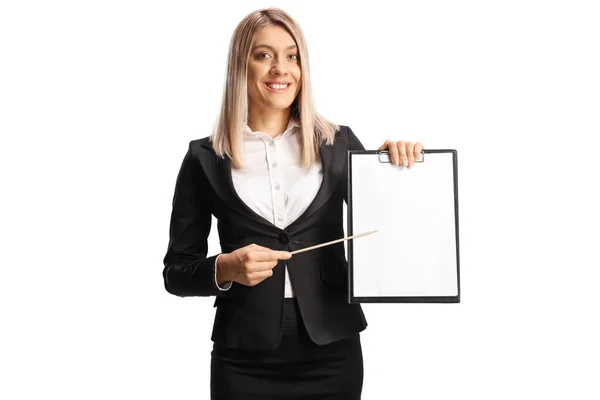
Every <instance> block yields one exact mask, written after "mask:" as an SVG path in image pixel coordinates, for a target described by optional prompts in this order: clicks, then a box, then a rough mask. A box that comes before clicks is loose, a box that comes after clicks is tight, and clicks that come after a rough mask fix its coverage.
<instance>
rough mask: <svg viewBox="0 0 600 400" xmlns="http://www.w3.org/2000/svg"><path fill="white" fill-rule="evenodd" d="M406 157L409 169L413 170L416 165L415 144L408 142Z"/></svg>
mask: <svg viewBox="0 0 600 400" xmlns="http://www.w3.org/2000/svg"><path fill="white" fill-rule="evenodd" d="M405 147H406V157H407V158H408V168H412V166H413V165H415V154H414V153H413V152H414V149H415V144H414V143H413V142H406V146H405Z"/></svg>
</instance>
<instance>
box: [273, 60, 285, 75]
mask: <svg viewBox="0 0 600 400" xmlns="http://www.w3.org/2000/svg"><path fill="white" fill-rule="evenodd" d="M286 70H287V68H286V66H285V61H284V60H282V58H281V57H277V58H274V59H273V63H272V66H271V73H272V74H273V75H282V74H283V75H285V73H286Z"/></svg>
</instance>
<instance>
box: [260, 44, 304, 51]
mask: <svg viewBox="0 0 600 400" xmlns="http://www.w3.org/2000/svg"><path fill="white" fill-rule="evenodd" d="M259 47H267V48H269V49H271V50H273V51H275V49H274V48H273V47H272V46H269V45H268V44H257V45H256V46H254V47H253V48H252V51H254V50H256V49H257V48H259ZM297 47H298V46H296V45H295V44H292V45H291V46H288V47H286V50H289V49H293V48H297Z"/></svg>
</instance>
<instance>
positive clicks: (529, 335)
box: [0, 0, 600, 400]
mask: <svg viewBox="0 0 600 400" xmlns="http://www.w3.org/2000/svg"><path fill="white" fill-rule="evenodd" d="M274 3H275V4H273V3H271V2H258V1H243V2H242V1H239V2H233V1H226V2H222V3H217V2H211V3H208V4H210V6H205V5H202V4H201V2H199V1H185V2H184V1H168V2H167V1H161V2H159V1H125V0H119V1H70V2H68V1H53V2H42V1H38V2H33V1H22V0H21V1H17V0H14V1H3V2H2V5H1V6H0V133H1V134H2V136H1V145H0V163H1V164H0V167H1V168H0V171H1V172H0V173H1V174H2V181H1V182H2V196H1V197H0V199H1V200H0V201H1V202H2V206H1V208H0V209H1V213H2V215H1V222H0V226H1V227H0V229H1V237H0V240H1V241H0V243H1V246H2V252H1V255H2V260H1V263H0V265H1V275H0V296H1V298H0V323H1V325H2V328H1V329H0V335H1V338H0V346H1V347H0V368H1V372H0V373H1V377H2V378H1V383H0V398H2V399H46V398H61V399H164V398H170V399H208V398H209V366H210V350H211V346H212V342H211V341H210V333H211V329H212V323H213V317H214V309H213V308H212V303H213V298H199V297H197V298H178V297H175V296H172V295H169V294H168V293H167V292H166V291H165V290H164V287H163V280H162V269H163V265H162V258H163V257H164V254H165V252H166V248H167V243H168V224H169V217H170V212H171V201H172V196H173V189H174V184H175V178H176V175H177V172H178V170H179V166H180V164H181V161H182V159H183V156H184V154H185V152H186V150H187V146H188V143H189V141H190V140H193V139H197V138H201V137H205V136H207V135H208V134H209V131H210V128H211V127H212V124H213V122H214V120H215V118H216V115H217V114H216V113H217V111H218V109H219V106H220V100H221V95H222V90H223V85H224V79H225V66H226V57H227V50H228V45H229V40H230V38H231V34H232V33H233V30H234V29H235V27H236V25H237V24H238V22H239V21H240V20H241V19H242V18H243V17H244V16H245V15H247V14H248V13H249V12H251V11H253V10H256V9H259V8H263V7H268V6H272V5H274V6H278V7H281V8H283V9H284V10H286V11H288V12H289V13H290V14H291V15H292V16H293V17H294V18H295V19H296V20H297V21H298V22H299V23H300V25H301V27H302V29H303V30H304V32H305V35H306V39H307V42H308V46H309V54H310V67H311V71H312V78H313V84H314V87H313V89H314V97H315V101H316V105H317V109H318V110H319V111H320V112H321V113H322V114H323V115H324V116H325V117H326V118H329V119H331V120H333V121H335V122H337V123H339V124H343V125H349V126H350V127H351V128H352V129H353V130H354V132H355V133H356V134H357V136H358V137H359V138H360V139H361V141H362V142H363V144H364V145H365V146H366V147H367V148H368V149H376V148H377V147H378V146H379V145H380V144H381V143H383V141H384V140H385V139H387V138H391V139H393V140H398V139H407V140H415V141H416V140H418V141H421V142H422V143H424V144H425V147H426V148H454V149H457V150H458V159H459V196H460V197H459V205H460V240H461V242H460V246H461V247H460V251H461V292H462V302H461V303H460V304H451V305H450V304H446V305H444V304H441V305H440V304H437V305H432V304H429V305H427V304H380V305H375V304H366V305H364V306H363V308H364V311H365V314H366V316H367V320H368V322H369V327H368V328H367V329H366V330H365V331H364V332H363V334H362V343H363V352H364V367H365V377H364V390H363V399H368V400H371V399H376V400H377V399H413V400H414V399H446V400H449V399H461V400H462V399H488V400H489V399H507V398H510V399H542V398H556V399H567V398H573V399H578V400H581V399H598V398H600V387H599V385H600V383H598V376H599V375H600V361H599V359H600V345H599V341H598V338H599V337H600V328H598V315H599V313H600V311H599V309H600V307H599V306H600V301H599V299H598V294H599V290H598V286H599V284H600V272H599V267H600V256H599V255H598V243H599V239H600V234H599V231H598V229H599V228H598V226H599V223H600V215H599V211H598V204H600V197H599V195H598V186H599V185H598V182H599V180H600V179H599V178H598V175H599V174H598V173H599V172H600V171H599V170H600V168H598V164H597V158H598V156H599V155H600V147H599V146H598V145H599V144H600V140H599V139H598V135H599V134H600V117H599V110H600V108H599V107H600V73H599V71H600V51H599V49H600V24H599V23H598V21H599V20H600V13H599V10H598V7H597V6H596V4H594V3H595V2H592V1H589V2H583V1H572V0H571V1H537V2H536V1H525V0H519V1H506V0H505V1H452V2H449V1H419V2H417V1H415V2H410V3H409V2H384V1H369V2H360V3H354V4H352V3H349V2H348V1H343V2H342V1H338V2H334V1H319V2H314V3H309V2H299V1H279V2H274ZM217 4H222V5H217ZM207 7H208V8H207ZM398 229H410V227H409V226H402V227H398ZM219 251H220V248H219V245H218V239H217V236H216V228H215V230H214V231H213V232H212V233H211V238H210V253H211V254H216V253H217V252H219Z"/></svg>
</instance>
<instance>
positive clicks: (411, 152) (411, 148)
mask: <svg viewBox="0 0 600 400" xmlns="http://www.w3.org/2000/svg"><path fill="white" fill-rule="evenodd" d="M377 150H387V151H389V152H390V160H391V161H392V163H393V164H394V165H400V164H401V165H402V166H403V167H408V168H411V167H412V166H413V165H415V159H417V160H418V159H419V157H420V156H421V150H423V144H421V142H417V143H413V142H405V141H404V140H398V141H397V142H394V141H392V140H389V139H388V140H386V141H385V143H384V144H382V145H381V146H379V149H377Z"/></svg>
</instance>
